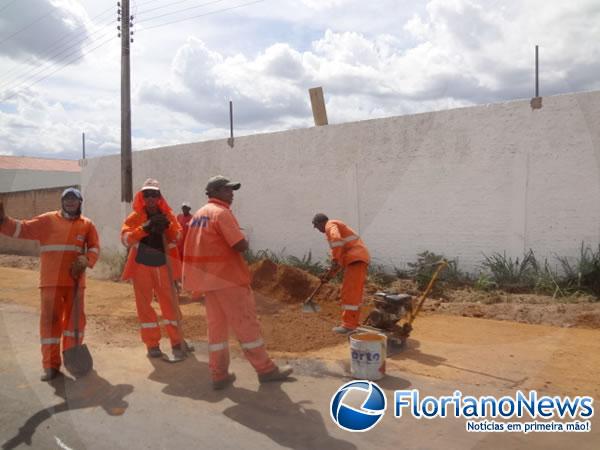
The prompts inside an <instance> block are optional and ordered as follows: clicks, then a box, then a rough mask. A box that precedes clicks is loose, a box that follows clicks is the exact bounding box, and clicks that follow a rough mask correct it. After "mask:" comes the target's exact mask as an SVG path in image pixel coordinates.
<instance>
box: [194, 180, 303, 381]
mask: <svg viewBox="0 0 600 450" xmlns="http://www.w3.org/2000/svg"><path fill="white" fill-rule="evenodd" d="M240 186H241V185H240V183H234V182H231V181H229V179H227V178H225V177H223V176H221V175H218V176H215V177H212V178H211V179H209V180H208V184H207V185H206V195H207V196H208V203H207V204H206V205H204V206H203V207H202V208H200V209H199V210H198V211H197V212H196V213H195V214H194V218H193V219H192V222H191V223H190V230H189V232H188V236H187V239H186V241H185V250H184V261H183V288H184V289H185V290H188V291H202V292H203V293H204V295H205V299H206V300H205V305H206V320H207V325H208V352H209V356H208V363H209V368H210V371H211V377H212V386H213V389H215V390H219V389H224V388H225V387H227V386H228V385H230V384H231V383H233V381H235V375H234V374H233V373H229V344H228V342H229V327H231V328H232V329H233V332H234V333H235V335H236V337H237V339H238V341H239V342H240V346H241V347H242V350H243V351H244V355H245V356H246V359H248V361H249V362H250V364H252V366H253V367H254V369H255V370H256V372H257V374H258V380H259V382H260V383H266V382H269V381H283V380H285V379H287V378H288V377H289V376H290V374H291V373H292V368H291V367H289V366H285V367H282V368H279V367H277V366H276V365H275V364H274V363H273V361H272V360H271V358H269V355H268V354H267V351H266V350H265V343H264V341H263V339H262V337H261V333H260V325H259V323H258V319H257V317H256V305H255V300H254V293H253V292H252V289H251V287H250V271H249V270H248V265H247V264H246V262H245V261H244V258H243V257H242V253H243V252H244V251H246V250H247V249H248V241H247V240H246V238H245V236H244V235H243V234H242V232H241V231H240V226H239V224H238V221H237V220H236V218H235V216H234V215H233V213H232V212H231V209H230V206H231V203H232V202H233V191H236V190H238V189H239V188H240Z"/></svg>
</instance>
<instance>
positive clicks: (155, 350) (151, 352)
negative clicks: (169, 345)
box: [148, 346, 163, 358]
mask: <svg viewBox="0 0 600 450" xmlns="http://www.w3.org/2000/svg"><path fill="white" fill-rule="evenodd" d="M162 355H163V353H162V352H161V351H160V347H159V346H156V347H148V357H149V358H161V357H162Z"/></svg>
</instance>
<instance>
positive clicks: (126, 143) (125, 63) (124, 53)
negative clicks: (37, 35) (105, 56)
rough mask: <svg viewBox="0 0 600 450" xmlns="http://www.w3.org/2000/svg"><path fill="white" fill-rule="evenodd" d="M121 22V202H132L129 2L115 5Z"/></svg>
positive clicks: (130, 21) (130, 23)
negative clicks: (117, 7) (118, 7)
mask: <svg viewBox="0 0 600 450" xmlns="http://www.w3.org/2000/svg"><path fill="white" fill-rule="evenodd" d="M117 6H120V7H121V9H119V10H118V12H119V14H120V16H119V20H120V21H121V27H120V28H119V29H120V31H121V34H120V36H121V201H122V202H127V203H131V201H132V200H133V167H132V161H131V75H130V65H129V53H130V51H129V50H130V44H131V42H133V39H131V37H130V32H129V28H130V26H131V25H132V20H133V16H130V15H129V0H122V1H121V2H120V3H117Z"/></svg>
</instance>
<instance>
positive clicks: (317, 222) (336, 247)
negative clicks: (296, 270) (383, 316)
mask: <svg viewBox="0 0 600 450" xmlns="http://www.w3.org/2000/svg"><path fill="white" fill-rule="evenodd" d="M312 223H313V226H314V227H315V228H316V229H317V230H319V231H320V232H321V233H325V235H326V237H327V241H328V242H329V247H330V248H331V260H332V262H331V268H330V269H329V270H328V271H327V272H326V273H325V275H323V276H322V277H321V280H322V281H325V282H327V281H329V280H330V279H331V278H332V277H334V276H335V274H337V272H338V271H340V270H344V281H343V283H342V292H341V297H342V298H341V303H342V325H340V326H337V327H334V328H333V329H332V331H333V332H335V333H339V334H348V333H350V332H352V331H353V330H354V329H355V328H356V327H358V322H359V319H360V305H361V303H362V298H363V288H364V286H365V278H366V277H367V268H368V267H369V250H367V247H366V246H365V244H364V243H363V241H362V240H361V239H360V238H359V237H358V235H357V234H356V233H355V232H354V231H353V230H352V228H350V227H349V226H348V225H346V224H345V223H344V222H342V221H341V220H329V218H328V217H327V216H326V215H325V214H321V213H319V214H316V215H315V217H314V218H313V221H312Z"/></svg>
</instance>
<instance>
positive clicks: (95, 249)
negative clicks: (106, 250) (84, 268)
mask: <svg viewBox="0 0 600 450" xmlns="http://www.w3.org/2000/svg"><path fill="white" fill-rule="evenodd" d="M87 251H88V252H92V253H96V254H98V253H99V252H100V250H99V249H98V247H91V248H88V249H87Z"/></svg>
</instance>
